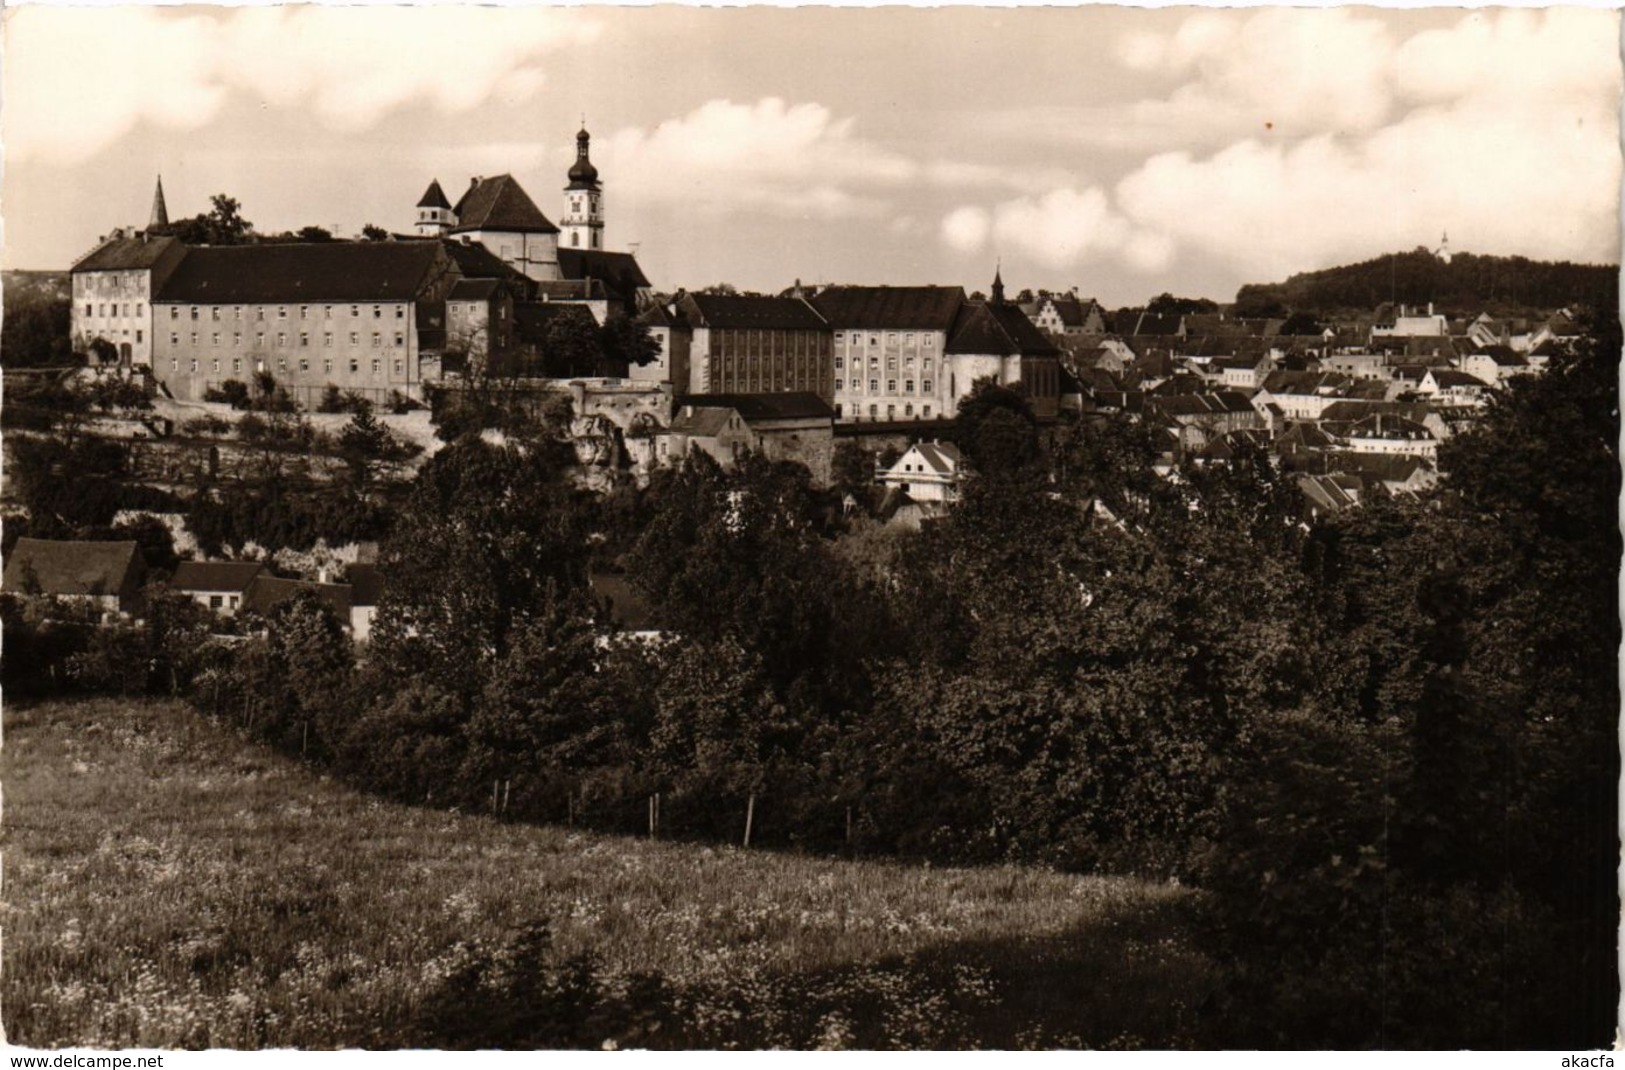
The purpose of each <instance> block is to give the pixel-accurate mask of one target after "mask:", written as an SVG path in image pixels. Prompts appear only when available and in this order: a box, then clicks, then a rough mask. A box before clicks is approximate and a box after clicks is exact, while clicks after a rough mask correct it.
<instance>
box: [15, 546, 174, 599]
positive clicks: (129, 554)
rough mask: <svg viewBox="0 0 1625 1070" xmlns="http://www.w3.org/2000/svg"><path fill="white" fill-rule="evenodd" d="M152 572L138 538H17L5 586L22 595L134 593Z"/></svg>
mask: <svg viewBox="0 0 1625 1070" xmlns="http://www.w3.org/2000/svg"><path fill="white" fill-rule="evenodd" d="M145 571H146V563H145V562H144V561H143V560H142V559H141V552H140V547H138V546H137V545H136V544H135V543H134V542H133V541H132V542H68V541H63V542H58V541H55V540H51V539H29V538H22V539H18V540H17V545H16V546H15V547H13V548H12V551H11V554H10V556H8V557H7V558H6V569H5V574H4V577H3V578H0V587H4V589H5V590H7V591H12V592H15V593H20V594H29V593H38V594H60V595H124V594H133V593H134V591H135V588H136V587H137V586H138V585H139V584H140V582H141V577H142V575H143V574H144V573H145Z"/></svg>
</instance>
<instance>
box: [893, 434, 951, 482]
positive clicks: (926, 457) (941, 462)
mask: <svg viewBox="0 0 1625 1070" xmlns="http://www.w3.org/2000/svg"><path fill="white" fill-rule="evenodd" d="M908 452H909V453H917V454H919V456H920V458H921V460H923V461H925V463H926V464H928V465H930V466H931V470H932V471H933V472H936V473H937V474H938V475H944V476H949V475H953V474H954V472H956V471H958V470H959V467H960V466H961V465H962V464H964V463H965V458H964V456H963V455H962V454H961V453H960V452H959V447H958V446H955V445H954V444H953V443H952V442H916V443H914V445H913V446H911V447H909V451H908ZM903 456H905V457H906V456H908V453H905V454H904V455H903Z"/></svg>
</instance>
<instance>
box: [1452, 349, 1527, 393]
mask: <svg viewBox="0 0 1625 1070" xmlns="http://www.w3.org/2000/svg"><path fill="white" fill-rule="evenodd" d="M1461 370H1462V371H1464V372H1466V373H1467V374H1468V375H1471V376H1473V377H1474V378H1475V379H1479V380H1482V381H1483V382H1485V383H1487V384H1489V385H1490V386H1504V385H1505V384H1506V382H1507V381H1508V380H1509V379H1516V378H1517V377H1518V376H1520V375H1529V374H1531V373H1532V372H1534V371H1536V370H1537V369H1536V368H1535V367H1534V365H1532V364H1530V363H1529V359H1528V358H1527V357H1525V356H1524V355H1523V354H1522V353H1518V352H1515V351H1514V350H1513V348H1512V347H1511V346H1506V345H1488V346H1480V347H1478V348H1477V351H1476V352H1473V353H1469V354H1468V355H1467V356H1465V357H1463V358H1462V359H1461Z"/></svg>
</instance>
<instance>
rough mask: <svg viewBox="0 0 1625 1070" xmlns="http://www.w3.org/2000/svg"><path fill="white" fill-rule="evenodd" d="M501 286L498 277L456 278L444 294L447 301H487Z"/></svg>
mask: <svg viewBox="0 0 1625 1070" xmlns="http://www.w3.org/2000/svg"><path fill="white" fill-rule="evenodd" d="M501 288H502V281H501V280H500V279H458V280H457V281H456V282H455V283H454V284H453V285H452V287H451V291H450V292H449V293H447V294H446V300H448V301H489V300H490V299H491V295H492V294H494V293H496V292H497V291H498V290H500V289H501Z"/></svg>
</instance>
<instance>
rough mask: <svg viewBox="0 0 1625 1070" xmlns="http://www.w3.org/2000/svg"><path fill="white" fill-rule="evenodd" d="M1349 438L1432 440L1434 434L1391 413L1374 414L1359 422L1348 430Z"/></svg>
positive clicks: (1414, 422)
mask: <svg viewBox="0 0 1625 1070" xmlns="http://www.w3.org/2000/svg"><path fill="white" fill-rule="evenodd" d="M1348 437H1349V438H1382V439H1416V440H1423V439H1431V438H1433V432H1432V431H1429V430H1428V429H1427V428H1425V427H1423V426H1422V425H1421V424H1419V423H1417V422H1416V421H1415V420H1407V419H1406V418H1405V417H1403V416H1400V415H1398V414H1396V413H1391V412H1374V413H1372V414H1371V415H1369V416H1367V417H1365V418H1364V419H1362V420H1358V421H1356V422H1355V423H1354V425H1353V426H1352V427H1350V428H1349V430H1348Z"/></svg>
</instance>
